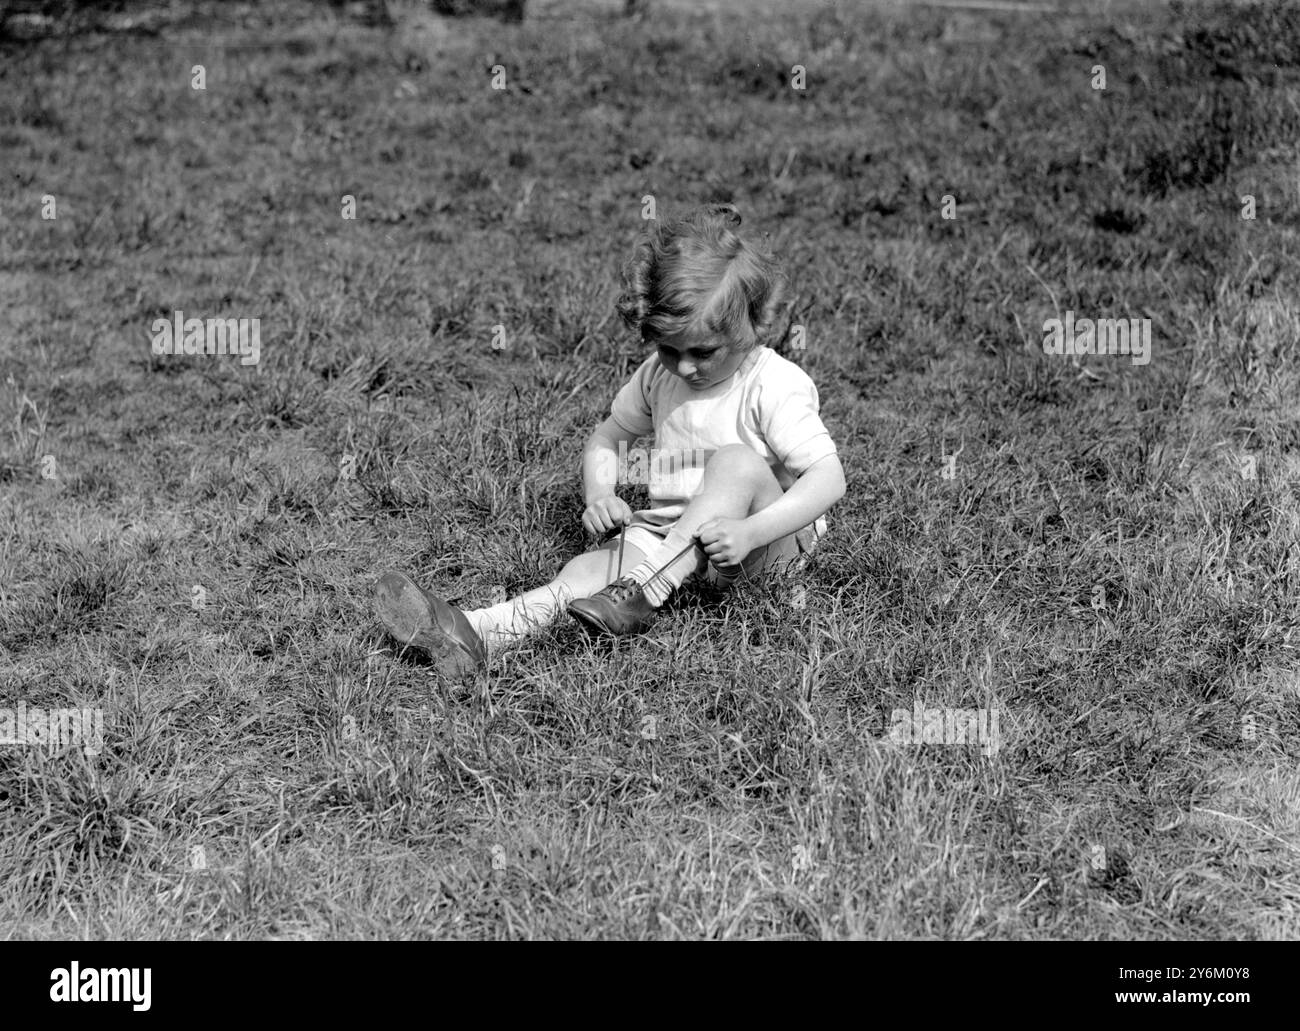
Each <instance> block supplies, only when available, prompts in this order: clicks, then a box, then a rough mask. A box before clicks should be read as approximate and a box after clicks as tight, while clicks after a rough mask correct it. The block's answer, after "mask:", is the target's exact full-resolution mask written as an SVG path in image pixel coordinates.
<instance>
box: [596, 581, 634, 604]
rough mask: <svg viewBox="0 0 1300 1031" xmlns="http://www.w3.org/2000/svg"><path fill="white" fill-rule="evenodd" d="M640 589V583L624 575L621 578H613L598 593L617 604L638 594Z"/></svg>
mask: <svg viewBox="0 0 1300 1031" xmlns="http://www.w3.org/2000/svg"><path fill="white" fill-rule="evenodd" d="M640 591H641V585H640V584H639V583H637V582H636V581H635V580H633V579H632V578H631V577H629V576H625V577H623V578H622V579H621V580H615V581H614V582H613V583H612V584H610V585H609V586H608V587H606V588H605V589H604V590H603V591H601V592H600V593H601V594H603V595H605V597H607V598H608V599H609V600H610V601H612V602H614V603H615V604H618V603H620V602H624V601H627V599H628V598H631V597H632V596H633V595H635V594H638V593H639V592H640Z"/></svg>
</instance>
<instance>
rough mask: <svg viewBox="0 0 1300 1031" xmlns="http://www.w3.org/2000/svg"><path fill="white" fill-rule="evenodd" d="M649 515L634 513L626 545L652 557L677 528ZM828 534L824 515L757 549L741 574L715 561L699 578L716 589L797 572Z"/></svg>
mask: <svg viewBox="0 0 1300 1031" xmlns="http://www.w3.org/2000/svg"><path fill="white" fill-rule="evenodd" d="M648 514H650V513H648V512H646V511H645V510H642V511H639V512H634V513H632V522H630V523H629V524H628V527H627V536H626V541H627V543H628V544H631V545H632V546H633V547H635V548H637V549H639V550H640V552H641V553H642V554H643V555H650V554H653V553H654V551H655V550H656V549H657V548H658V547H659V545H660V544H662V543H663V542H664V538H665V537H667V536H668V533H669V531H670V530H672V528H673V526H674V525H675V523H668V524H667V525H661V524H659V523H657V522H655V521H654V520H653V518H650V519H647V518H646V516H647V515H648ZM825 534H826V517H825V516H822V517H820V518H819V519H818V520H817V521H816V522H814V523H810V524H809V525H807V526H805V527H804V528H803V529H802V530H796V531H795V532H794V533H791V534H787V535H786V536H784V537H781V538H778V539H777V540H774V541H773V542H772V543H771V544H768V545H766V546H765V547H762V548H755V549H754V550H753V551H751V552H750V553H749V554H748V555H746V556H745V559H744V561H743V562H741V564H740V573H739V574H738V575H723V574H722V573H720V572H719V570H718V567H717V566H715V565H714V564H713V563H712V562H710V563H709V564H708V565H706V566H705V567H704V572H703V574H697V575H698V576H701V578H702V579H703V580H704V582H705V583H707V584H711V585H713V586H715V587H731V586H733V585H735V584H736V583H741V582H744V581H753V580H756V579H758V578H759V577H760V576H762V575H763V574H765V573H776V572H778V571H780V570H781V567H785V571H786V572H796V571H798V570H800V569H802V568H803V566H804V564H805V563H806V562H807V561H808V556H809V555H811V554H812V553H813V549H815V548H816V547H817V543H818V541H820V540H821V538H822V537H823V536H825Z"/></svg>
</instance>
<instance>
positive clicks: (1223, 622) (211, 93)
mask: <svg viewBox="0 0 1300 1031" xmlns="http://www.w3.org/2000/svg"><path fill="white" fill-rule="evenodd" d="M1056 6H1058V7H1060V6H1061V5H1056ZM620 7H621V5H619V4H615V3H613V2H611V3H607V4H595V3H587V4H585V5H584V4H564V3H559V2H554V3H547V4H541V5H534V6H533V7H530V11H529V18H528V19H527V20H526V21H525V22H524V23H523V24H522V25H502V24H499V23H497V22H493V21H487V20H477V19H456V20H452V21H442V20H440V19H438V18H436V17H435V16H433V15H431V14H429V13H427V12H425V11H423V10H422V9H421V8H420V7H419V6H417V5H416V4H415V3H413V2H411V3H394V4H393V9H394V12H395V13H396V15H397V17H398V26H397V28H396V29H395V30H392V31H387V30H383V29H377V28H369V27H364V26H361V25H359V24H356V23H354V22H352V21H349V20H348V19H346V18H344V17H340V16H338V15H337V14H335V13H333V12H331V11H330V9H329V8H327V7H324V6H320V5H311V4H307V3H302V2H299V3H291V2H282V3H276V4H268V5H260V6H248V7H242V6H237V5H233V4H210V5H207V6H202V7H196V8H195V11H194V13H192V14H191V13H184V14H182V13H178V12H177V11H175V10H173V12H172V15H171V20H170V22H168V23H167V24H165V25H164V26H162V28H161V34H159V35H139V34H130V33H123V34H104V33H98V34H95V33H92V34H79V35H72V36H60V37H56V38H49V39H43V40H36V41H30V42H24V43H13V42H10V43H4V44H0V183H3V187H2V188H0V189H2V191H3V192H0V706H8V707H10V708H16V707H17V706H18V705H19V703H20V702H22V703H24V704H25V705H26V706H28V707H36V706H40V707H44V708H47V709H57V708H66V707H74V706H76V707H99V708H101V709H102V710H103V726H104V742H103V748H102V751H101V752H100V754H98V755H91V756H87V755H85V754H84V753H83V750H82V749H80V748H77V747H66V748H63V749H62V750H59V749H52V750H49V749H43V748H40V747H34V746H31V745H28V746H21V747H20V746H5V747H0V800H3V805H0V928H4V929H5V930H4V932H3V933H5V934H8V935H10V936H14V937H23V938H28V937H41V938H45V937H86V938H107V937H131V938H134V937H180V938H190V937H203V938H244V937H281V938H326V937H331V938H333V937H349V938H376V937H439V938H442V937H453V938H550V937H592V938H622V937H628V938H769V939H770V938H823V937H825V938H846V937H887V938H959V939H991V938H998V939H1024V938H1042V939H1048V938H1105V939H1116V938H1144V939H1183V938H1188V939H1221V938H1261V937H1262V938H1291V939H1294V938H1300V777H1298V776H1297V771H1296V760H1297V757H1298V756H1300V737H1298V735H1297V731H1298V730H1300V271H1298V270H1300V148H1298V146H1297V139H1298V138H1300V10H1298V9H1297V8H1296V7H1294V5H1288V4H1285V3H1278V2H1270V3H1266V4H1264V5H1262V6H1258V5H1255V6H1251V5H1247V6H1242V5H1223V6H1216V5H1209V4H1193V5H1187V6H1184V7H1173V8H1169V7H1165V6H1164V5H1156V4H1146V5H1139V6H1133V7H1129V6H1123V5H1111V6H1109V7H1101V6H1093V7H1088V6H1075V5H1071V6H1070V7H1069V8H1068V9H1062V10H1058V11H1056V12H1055V13H1042V12H1033V11H1030V12H1011V11H1001V10H976V9H969V8H960V9H958V8H938V7H927V6H916V5H903V6H892V5H881V6H870V5H864V6H861V7H855V6H854V5H850V4H843V3H842V4H838V5H834V4H816V5H812V4H810V5H807V6H803V7H795V8H792V9H787V10H786V11H785V12H784V13H781V12H775V11H767V10H766V9H764V11H763V12H760V13H753V12H750V13H744V14H742V13H737V12H734V11H733V10H732V9H731V8H729V7H728V6H726V5H714V6H712V7H709V8H705V9H703V10H701V11H699V12H697V11H693V10H692V9H691V8H690V7H688V6H686V5H672V6H668V5H660V6H659V7H658V8H656V9H654V10H652V11H651V13H650V15H649V16H648V17H645V18H644V19H639V20H638V19H627V18H623V17H621V16H620ZM195 65H202V66H203V74H204V76H205V80H206V81H205V86H206V89H204V90H196V89H194V88H192V84H193V82H194V66H195ZM795 65H801V66H803V67H804V69H805V74H806V82H805V87H806V88H804V89H803V90H797V89H794V88H792V86H791V69H792V68H793V66H795ZM1098 65H1101V66H1104V74H1105V88H1104V89H1097V88H1094V86H1095V85H1096V83H1097V82H1098V79H1097V72H1096V70H1095V66H1098ZM494 66H501V70H502V71H503V72H504V75H505V88H504V89H493V88H492V80H493V75H494V72H493V68H494ZM647 195H649V196H653V197H654V198H655V202H656V205H657V208H658V214H659V216H660V217H669V216H672V215H674V214H677V213H680V212H683V211H684V210H686V209H687V208H688V207H689V206H690V205H692V204H695V203H699V202H704V201H715V200H725V201H732V202H734V203H735V204H737V205H738V206H739V208H740V209H741V211H742V213H743V214H744V215H745V219H746V225H747V226H749V227H750V228H751V229H753V230H754V231H755V232H757V233H759V234H762V233H770V234H771V239H770V245H771V246H772V247H773V248H774V249H776V250H777V251H778V252H779V253H780V254H782V255H783V256H784V258H785V259H786V261H787V263H788V267H789V269H790V272H791V276H792V281H793V292H792V298H793V299H794V300H795V306H794V308H793V309H792V311H791V313H790V321H791V322H792V324H796V325H800V326H803V327H804V328H805V332H806V336H805V339H804V341H803V342H804V343H805V346H804V347H803V348H801V349H796V348H794V347H792V346H790V345H791V342H792V341H793V336H791V337H790V338H788V339H787V340H786V341H785V345H784V347H785V353H787V354H788V355H789V356H790V357H791V358H792V359H793V360H796V361H798V362H799V363H800V364H801V365H802V366H803V367H804V368H805V369H806V370H807V371H808V372H809V373H810V374H811V375H812V377H813V378H814V380H815V381H816V382H817V384H818V386H819V389H820V392H821V398H822V411H823V416H824V418H825V421H826V423H827V425H828V426H829V427H830V429H831V431H832V433H833V434H834V435H835V436H836V439H837V441H838V443H839V446H840V452H841V456H842V459H843V462H844V465H845V467H846V470H847V474H848V480H849V493H848V496H847V497H846V498H845V499H844V501H843V502H842V503H841V504H840V505H838V506H837V507H836V508H835V509H834V510H833V511H832V513H831V516H830V524H831V534H830V537H829V538H828V540H827V541H826V543H825V544H824V546H823V547H822V548H821V549H820V550H819V551H818V553H817V555H816V556H815V560H814V561H813V562H812V563H811V565H810V566H809V567H808V569H807V570H806V571H805V572H804V573H803V574H802V577H801V580H800V583H799V584H791V583H785V582H774V583H772V584H771V585H769V586H767V587H765V588H762V589H756V590H753V591H750V592H747V593H741V594H737V595H735V596H731V597H721V598H719V597H715V596H712V595H709V594H706V593H705V592H704V591H703V590H702V589H696V590H690V591H687V592H684V594H683V595H681V596H679V601H678V603H677V604H676V605H675V606H674V607H673V609H672V610H671V611H670V613H669V614H668V615H667V616H666V617H665V618H663V619H661V620H660V622H659V623H658V624H657V625H656V627H655V628H654V630H653V631H652V632H651V633H650V634H649V635H648V636H647V637H644V638H637V639H624V640H620V641H618V642H616V643H615V644H613V645H612V646H611V645H605V644H598V643H596V644H593V643H592V642H591V641H590V640H589V639H588V638H586V637H585V636H584V635H583V634H582V633H581V632H580V631H579V630H578V629H577V627H576V626H575V625H574V624H572V623H568V622H565V623H561V624H557V625H556V626H555V627H554V628H553V630H552V631H550V632H548V633H546V634H543V635H540V636H538V637H537V638H535V639H533V640H531V641H530V642H529V643H528V644H527V645H526V646H524V647H522V648H520V649H519V650H517V651H516V652H515V653H513V654H511V655H510V656H508V657H507V658H506V659H505V660H504V661H502V662H501V663H499V664H498V665H496V666H495V667H494V668H493V669H492V671H491V673H490V675H488V676H486V677H480V678H478V679H473V678H470V679H466V680H464V681H462V682H450V681H447V680H445V679H442V678H440V677H439V676H438V675H436V674H435V673H433V672H432V670H431V668H430V667H428V666H424V665H421V664H419V663H418V662H416V661H412V660H410V659H406V658H399V657H398V656H397V655H395V654H394V652H393V649H392V647H391V646H390V644H389V643H388V642H387V641H385V640H384V638H383V636H382V634H381V632H380V630H379V627H378V625H377V623H376V621H375V619H374V617H373V616H372V614H371V611H370V593H371V589H372V585H373V583H374V580H375V577H376V575H377V573H378V572H379V571H380V570H382V569H384V568H387V567H398V568H402V569H405V570H407V571H409V572H411V573H413V574H415V575H416V576H417V577H418V578H419V579H420V580H421V581H422V582H423V583H424V584H425V585H426V586H430V587H432V588H434V589H436V590H438V591H439V592H441V593H443V594H444V595H446V596H449V597H451V598H452V599H454V600H458V601H459V602H460V603H462V604H465V605H467V606H472V605H479V604H482V603H484V602H486V601H487V600H489V599H490V598H491V597H492V596H493V595H494V594H499V592H500V591H505V592H507V593H514V592H516V591H518V590H520V589H522V588H526V587H531V586H534V585H536V584H538V583H540V582H543V581H544V580H546V579H548V578H549V577H550V575H551V574H552V573H553V572H554V571H555V570H556V569H557V568H558V566H559V565H561V564H562V563H563V561H564V560H565V559H566V558H567V557H569V556H570V555H572V554H574V553H575V552H577V551H578V550H580V549H582V548H584V547H586V546H587V542H586V541H585V540H584V537H583V532H582V529H581V527H580V525H579V521H578V520H579V516H580V514H581V510H582V499H581V488H580V480H579V472H580V470H579V457H580V453H581V448H582V444H583V441H584V439H585V436H586V434H587V433H588V432H589V431H590V429H591V428H592V427H593V426H594V425H595V424H596V423H597V422H599V421H600V419H601V418H602V417H603V415H604V414H605V413H606V412H607V411H608V405H609V402H610V401H611V400H612V398H613V395H614V393H615V391H616V390H617V388H618V386H619V385H621V383H622V382H623V381H624V380H625V379H626V377H627V376H628V374H629V373H630V372H631V370H632V369H634V368H635V366H636V364H637V363H638V362H639V361H640V360H641V358H642V357H643V354H642V352H641V350H640V349H639V348H640V345H639V343H638V342H637V341H635V340H634V339H632V337H631V336H630V334H628V333H627V332H626V331H625V330H623V329H622V328H621V327H620V326H619V325H618V323H617V320H616V318H615V317H614V315H613V301H614V298H615V296H616V294H617V292H618V287H617V278H616V276H617V268H618V265H619V263H620V262H621V261H622V260H623V258H624V257H625V256H626V254H627V253H628V251H629V249H630V247H631V244H632V242H633V240H634V239H635V235H636V233H637V231H638V229H639V227H640V226H641V213H642V206H643V198H644V197H646V196H647ZM347 196H351V197H352V198H354V199H355V210H356V217H355V218H354V219H351V218H344V217H343V213H344V207H345V204H346V201H345V200H344V198H345V197H347ZM1247 196H1249V197H1250V198H1253V203H1254V211H1253V213H1254V215H1255V217H1254V218H1244V217H1243V213H1249V211H1248V209H1249V207H1250V203H1251V202H1250V201H1247V200H1243V198H1244V197H1247ZM46 197H53V198H54V204H55V208H54V214H55V216H56V217H54V218H52V219H51V218H43V217H42V209H43V207H48V205H47V204H46V202H45V201H44V200H43V198H46ZM946 198H950V199H951V202H948V203H946V200H945V199H946ZM954 204H955V208H954V207H953V205H954ZM945 208H946V213H947V214H954V213H955V215H956V217H955V218H945V217H944V214H945ZM47 213H48V212H47ZM177 309H180V310H183V311H184V312H185V314H186V316H197V317H209V316H211V317H233V318H239V317H256V318H260V320H261V354H260V361H259V362H258V363H257V365H256V366H246V365H243V364H241V362H240V361H239V359H237V358H232V357H220V356H213V357H207V356H187V355H184V354H182V355H174V356H158V355H155V354H153V353H152V351H151V348H150V332H151V329H150V327H151V324H152V323H153V321H154V320H155V319H157V318H160V317H161V318H169V317H171V315H172V313H173V311H175V310H177ZM1067 311H1072V312H1074V313H1075V314H1076V315H1077V316H1078V317H1079V318H1084V317H1088V318H1125V319H1128V318H1134V319H1143V318H1149V319H1150V320H1151V334H1152V347H1151V356H1150V361H1149V363H1147V364H1145V365H1140V364H1135V363H1134V362H1132V361H1131V360H1130V359H1129V358H1128V357H1123V356H1082V357H1081V356H1074V357H1070V356H1064V355H1062V356H1055V355H1049V354H1045V353H1044V351H1043V348H1042V341H1043V335H1044V334H1043V326H1044V320H1046V319H1049V318H1053V317H1058V316H1059V317H1062V318H1063V317H1064V315H1065V313H1066V312H1067ZM497 326H501V327H503V328H504V332H505V346H504V347H494V346H493V338H494V327H497ZM497 342H498V343H499V342H500V340H499V338H498V340H497ZM949 455H955V456H956V461H955V463H952V464H949V463H947V462H946V456H949ZM47 456H48V457H47ZM50 458H52V459H53V461H50V460H49V459H50ZM945 471H948V472H950V473H951V477H950V478H945V476H944V473H945ZM628 496H629V498H635V497H636V491H635V490H633V491H630V492H629V495H628ZM800 588H802V590H800ZM801 601H802V607H800V602H801ZM916 706H920V707H921V708H923V709H941V710H947V711H953V710H980V709H983V710H985V711H986V712H989V711H993V710H995V711H996V713H997V716H998V725H999V732H1000V744H999V746H998V747H996V748H985V749H981V748H979V747H977V746H972V745H969V744H949V745H943V744H937V743H929V744H908V743H906V742H900V741H895V740H891V738H890V733H889V730H890V727H891V722H892V720H893V718H894V717H893V715H892V714H893V713H894V711H895V710H900V709H901V710H907V711H909V712H910V711H912V710H913V709H914V707H916ZM985 752H989V753H990V754H987V755H986V754H984V753H985Z"/></svg>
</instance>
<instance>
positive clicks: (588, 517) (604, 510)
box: [582, 494, 632, 537]
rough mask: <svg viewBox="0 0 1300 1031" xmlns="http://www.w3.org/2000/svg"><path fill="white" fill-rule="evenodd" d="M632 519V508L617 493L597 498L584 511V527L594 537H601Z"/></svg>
mask: <svg viewBox="0 0 1300 1031" xmlns="http://www.w3.org/2000/svg"><path fill="white" fill-rule="evenodd" d="M631 521H632V509H631V508H629V507H628V504H627V502H626V501H624V500H623V499H622V498H620V497H619V496H618V495H617V494H608V495H606V496H605V497H603V498H597V499H596V500H595V501H593V502H592V503H591V504H590V505H588V506H587V510H586V511H585V512H583V513H582V525H583V528H584V529H585V530H586V531H587V532H588V533H589V534H591V535H592V536H593V537H600V536H603V535H604V534H607V533H609V531H610V530H612V529H614V528H615V527H618V526H626V525H627V524H628V523H630V522H631Z"/></svg>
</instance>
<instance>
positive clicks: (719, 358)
mask: <svg viewBox="0 0 1300 1031" xmlns="http://www.w3.org/2000/svg"><path fill="white" fill-rule="evenodd" d="M657 346H658V348H659V361H660V362H661V363H662V364H663V367H664V368H665V369H667V370H668V371H669V372H671V373H672V374H673V375H674V376H678V377H680V378H681V379H683V380H685V381H686V385H687V386H689V387H690V388H691V389H692V390H707V389H708V388H709V387H711V386H714V385H716V384H718V383H721V382H722V381H723V380H724V379H726V378H727V377H728V376H730V375H731V374H732V373H733V372H735V371H736V370H737V369H738V368H740V365H741V362H743V361H744V360H745V355H746V353H747V352H745V351H741V350H737V349H734V348H731V347H729V346H727V343H726V342H725V341H724V340H722V339H721V338H719V337H715V336H700V335H695V334H691V333H683V334H681V335H680V336H675V337H660V338H659V341H658V344H657Z"/></svg>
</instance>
